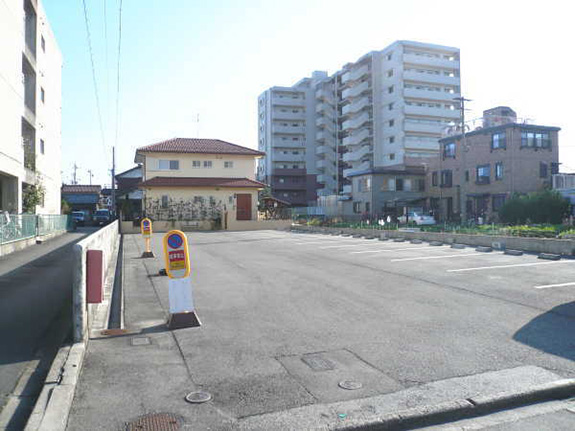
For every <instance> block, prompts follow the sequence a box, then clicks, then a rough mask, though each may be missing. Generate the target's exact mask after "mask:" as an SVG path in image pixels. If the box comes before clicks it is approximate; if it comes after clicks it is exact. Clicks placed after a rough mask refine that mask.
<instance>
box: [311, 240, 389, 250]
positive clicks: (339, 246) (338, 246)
mask: <svg viewBox="0 0 575 431" xmlns="http://www.w3.org/2000/svg"><path fill="white" fill-rule="evenodd" d="M360 241H365V242H362V243H361V244H352V245H330V246H328V247H320V249H322V250H323V249H325V248H349V247H365V246H366V245H378V246H380V247H381V246H384V245H385V244H382V243H381V242H379V241H376V242H370V241H367V240H360Z"/></svg>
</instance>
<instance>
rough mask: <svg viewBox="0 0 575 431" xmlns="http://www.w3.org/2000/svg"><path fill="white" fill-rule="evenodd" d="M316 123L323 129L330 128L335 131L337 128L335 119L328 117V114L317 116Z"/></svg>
mask: <svg viewBox="0 0 575 431" xmlns="http://www.w3.org/2000/svg"><path fill="white" fill-rule="evenodd" d="M315 125H316V126H317V127H320V128H322V129H328V130H331V131H333V130H334V128H335V119H333V118H328V117H326V116H321V117H317V118H316V120H315Z"/></svg>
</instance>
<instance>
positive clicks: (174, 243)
mask: <svg viewBox="0 0 575 431" xmlns="http://www.w3.org/2000/svg"><path fill="white" fill-rule="evenodd" d="M182 243H183V240H182V237H180V235H177V234H175V233H173V234H171V235H170V236H169V237H168V245H169V246H170V247H172V248H180V247H181V246H182Z"/></svg>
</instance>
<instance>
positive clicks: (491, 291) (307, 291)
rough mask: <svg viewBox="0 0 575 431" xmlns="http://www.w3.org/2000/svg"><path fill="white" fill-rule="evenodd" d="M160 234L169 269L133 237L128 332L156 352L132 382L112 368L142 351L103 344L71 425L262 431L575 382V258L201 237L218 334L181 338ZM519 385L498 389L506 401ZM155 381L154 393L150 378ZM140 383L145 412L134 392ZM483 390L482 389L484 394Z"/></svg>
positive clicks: (207, 325) (196, 276) (208, 300)
mask: <svg viewBox="0 0 575 431" xmlns="http://www.w3.org/2000/svg"><path fill="white" fill-rule="evenodd" d="M161 238H162V234H154V237H153V241H152V243H153V251H154V253H155V255H156V258H155V259H140V258H139V256H140V255H141V253H142V251H143V241H142V239H141V237H140V236H139V235H126V236H125V238H124V247H125V248H124V261H125V262H126V264H125V265H126V268H125V277H124V278H125V281H124V289H125V301H126V305H125V320H126V326H127V328H141V329H142V330H143V331H144V332H146V331H148V334H151V335H149V336H150V337H151V343H150V344H149V346H148V347H144V348H141V349H142V350H141V352H140V353H138V355H139V356H137V359H134V360H133V362H131V363H130V370H129V372H127V374H126V376H125V377H123V376H122V375H121V374H118V373H116V374H115V375H113V376H107V374H106V370H108V369H109V368H110V367H117V366H118V365H117V359H113V358H117V357H118V355H119V354H120V352H122V353H121V354H122V355H134V354H136V352H135V350H134V348H133V347H130V345H129V340H123V339H110V340H103V341H96V342H92V343H91V344H90V351H89V352H88V357H87V360H86V365H85V369H84V370H83V376H82V377H83V379H84V381H83V383H82V385H81V387H80V390H79V394H78V395H77V396H76V401H75V405H74V409H73V412H75V413H74V414H73V418H72V420H71V422H70V423H71V425H70V426H69V429H79V428H75V426H78V427H81V426H82V424H86V423H98V424H99V426H101V427H102V429H111V427H113V426H116V425H117V424H118V423H120V422H121V421H122V420H125V418H126V416H127V415H130V416H132V417H135V416H137V415H138V414H143V412H146V411H149V410H152V409H155V411H175V410H177V409H181V410H178V413H180V414H182V415H183V416H184V417H187V418H188V419H187V420H188V421H190V423H196V424H200V423H203V424H204V425H206V426H210V427H211V426H213V425H214V424H215V423H218V420H216V419H214V418H216V417H219V418H222V419H221V420H222V421H226V420H229V421H232V422H233V421H234V420H244V419H245V420H247V418H253V417H256V416H257V415H264V414H268V413H271V412H280V411H285V410H287V409H292V408H297V407H302V408H303V407H304V406H310V405H318V406H319V405H326V403H337V402H350V401H352V400H356V399H362V398H366V397H372V396H379V395H381V394H392V393H398V391H404V390H408V389H412V388H417V387H420V386H421V385H423V384H427V383H430V382H438V381H444V380H445V379H452V378H458V377H463V376H475V375H478V374H480V373H487V372H499V371H502V372H503V371H505V370H512V369H517V368H518V367H526V366H527V367H538V368H536V370H539V371H533V372H532V371H529V370H531V368H528V369H527V371H526V372H525V373H524V374H525V375H524V377H525V378H526V379H527V380H529V379H534V378H535V377H534V376H536V375H537V374H538V373H543V372H544V373H549V372H552V373H553V375H557V376H558V377H557V378H561V377H562V378H570V377H575V340H574V338H573V334H574V333H575V300H574V293H575V284H573V283H575V260H569V259H562V260H559V261H546V260H540V259H537V256H535V255H529V254H525V255H523V256H508V255H504V254H502V252H498V251H493V252H491V253H483V252H478V251H475V249H473V248H464V249H453V248H451V247H450V246H447V245H442V246H432V245H430V244H428V243H425V242H424V243H421V244H411V243H410V242H394V241H379V240H377V239H374V240H368V239H363V238H352V237H341V236H330V235H321V234H309V233H305V234H304V233H293V232H284V231H257V232H193V233H189V234H188V239H189V246H190V247H189V248H190V258H191V262H192V273H191V277H192V284H193V289H194V301H195V304H196V311H197V314H198V316H199V318H200V319H201V321H202V324H203V325H202V327H201V328H189V329H183V330H178V331H174V332H172V333H169V332H168V333H166V332H163V331H164V330H163V329H161V328H163V327H164V326H163V325H164V323H163V322H165V316H166V311H167V310H168V309H169V307H168V280H167V278H166V277H157V275H156V274H157V273H158V271H159V269H161V268H163V267H164V261H163V258H162V250H161ZM147 328H148V329H147ZM154 337H155V338H154ZM106 358H112V359H106ZM154 358H157V359H154ZM178 358H179V359H178ZM154 361H155V362H154ZM150 364H153V365H154V367H153V368H150ZM164 364H170V367H171V368H170V370H171V371H169V370H168V369H166V368H165V366H164ZM534 369H535V368H534ZM505 372H510V371H505ZM513 372H515V371H513ZM185 373H188V374H189V376H190V377H189V378H190V379H191V381H192V382H193V385H194V386H196V387H200V388H203V389H204V390H207V391H209V392H210V393H211V394H212V395H213V402H212V403H210V407H209V408H213V409H214V410H209V414H208V413H207V412H208V410H198V409H196V410H194V409H192V410H190V409H189V407H188V406H186V405H185V402H184V403H183V405H181V394H182V393H183V391H184V390H185V389H184V388H185V387H187V388H190V384H189V383H186V381H185V380H182V378H183V375H185ZM133 376H137V377H138V379H139V380H137V382H138V383H137V385H136V383H135V381H134V378H133ZM140 376H145V379H144V380H142V379H141V377H140ZM176 376H177V378H176ZM123 379H124V380H123ZM516 380H517V379H516V378H510V377H506V378H501V379H499V378H495V381H497V382H499V383H498V384H500V385H501V386H499V387H498V388H497V391H504V390H506V388H507V386H506V385H512V384H513V382H514V381H516ZM156 381H158V382H159V381H161V383H158V384H157V386H154V392H153V393H150V394H149V395H148V392H147V389H146V388H147V387H148V386H145V384H146V382H148V383H147V384H148V385H149V384H150V383H149V382H156ZM344 381H352V382H356V383H357V382H359V383H360V384H361V387H360V388H357V389H353V390H349V389H346V388H342V387H341V386H340V383H341V382H344ZM134 385H136V386H134ZM170 385H171V386H170ZM130 386H134V388H138V393H139V394H142V396H141V397H139V398H138V399H137V400H134V401H131V398H130V397H129V396H126V395H125V394H124V393H123V392H124V391H125V389H124V388H126V387H130ZM484 389H486V388H485V387H482V386H481V384H479V383H478V387H477V391H476V392H474V391H475V389H473V388H472V389H470V391H471V392H470V393H474V394H475V393H481V391H482V390H484ZM448 392H449V393H452V392H453V386H451V389H450V390H449V391H448ZM91 393H97V394H98V395H97V397H98V398H97V399H96V401H97V403H100V404H99V408H97V409H96V408H95V407H93V406H94V405H95V404H94V402H95V400H94V399H93V398H90V397H91V395H90V394H91ZM144 394H145V395H144ZM417 397H419V395H418V396H416V397H415V398H417ZM160 400H161V401H160ZM118 402H122V403H123V409H122V412H117V413H116V410H115V408H114V406H115V405H116V404H117V403H118ZM413 402H416V401H413V399H410V400H408V401H407V404H406V406H409V405H411V404H410V403H413ZM106 405H109V409H107V410H104V411H105V412H106V414H105V417H106V421H107V422H106V421H104V422H102V417H103V415H102V411H103V410H102V409H105V406H106ZM206 409H208V407H206ZM110 412H113V413H110ZM182 412H183V413H182ZM202 412H203V413H202ZM190 415H191V416H190ZM292 416H293V415H292ZM204 420H205V421H206V422H201V421H204ZM91 421H92V422H91ZM98 421H99V422H98ZM194 421H195V422H194ZM106 426H108V428H105V427H106ZM200 428H201V427H200ZM216 428H217V427H216ZM216 428H214V429H216ZM301 428H302V429H305V426H302V427H301ZM95 429H99V428H95ZM218 429H219V428H218ZM222 429H228V428H227V427H226V426H222ZM247 429H250V427H249V426H248V428H247Z"/></svg>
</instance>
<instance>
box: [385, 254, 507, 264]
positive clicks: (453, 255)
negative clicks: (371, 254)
mask: <svg viewBox="0 0 575 431" xmlns="http://www.w3.org/2000/svg"><path fill="white" fill-rule="evenodd" d="M497 254H500V253H497ZM493 255H494V254H491V256H493ZM462 256H477V257H484V256H490V254H489V253H477V252H475V253H464V254H449V255H447V256H422V257H406V258H404V259H391V262H405V261H408V260H427V259H447V258H448V257H462Z"/></svg>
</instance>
